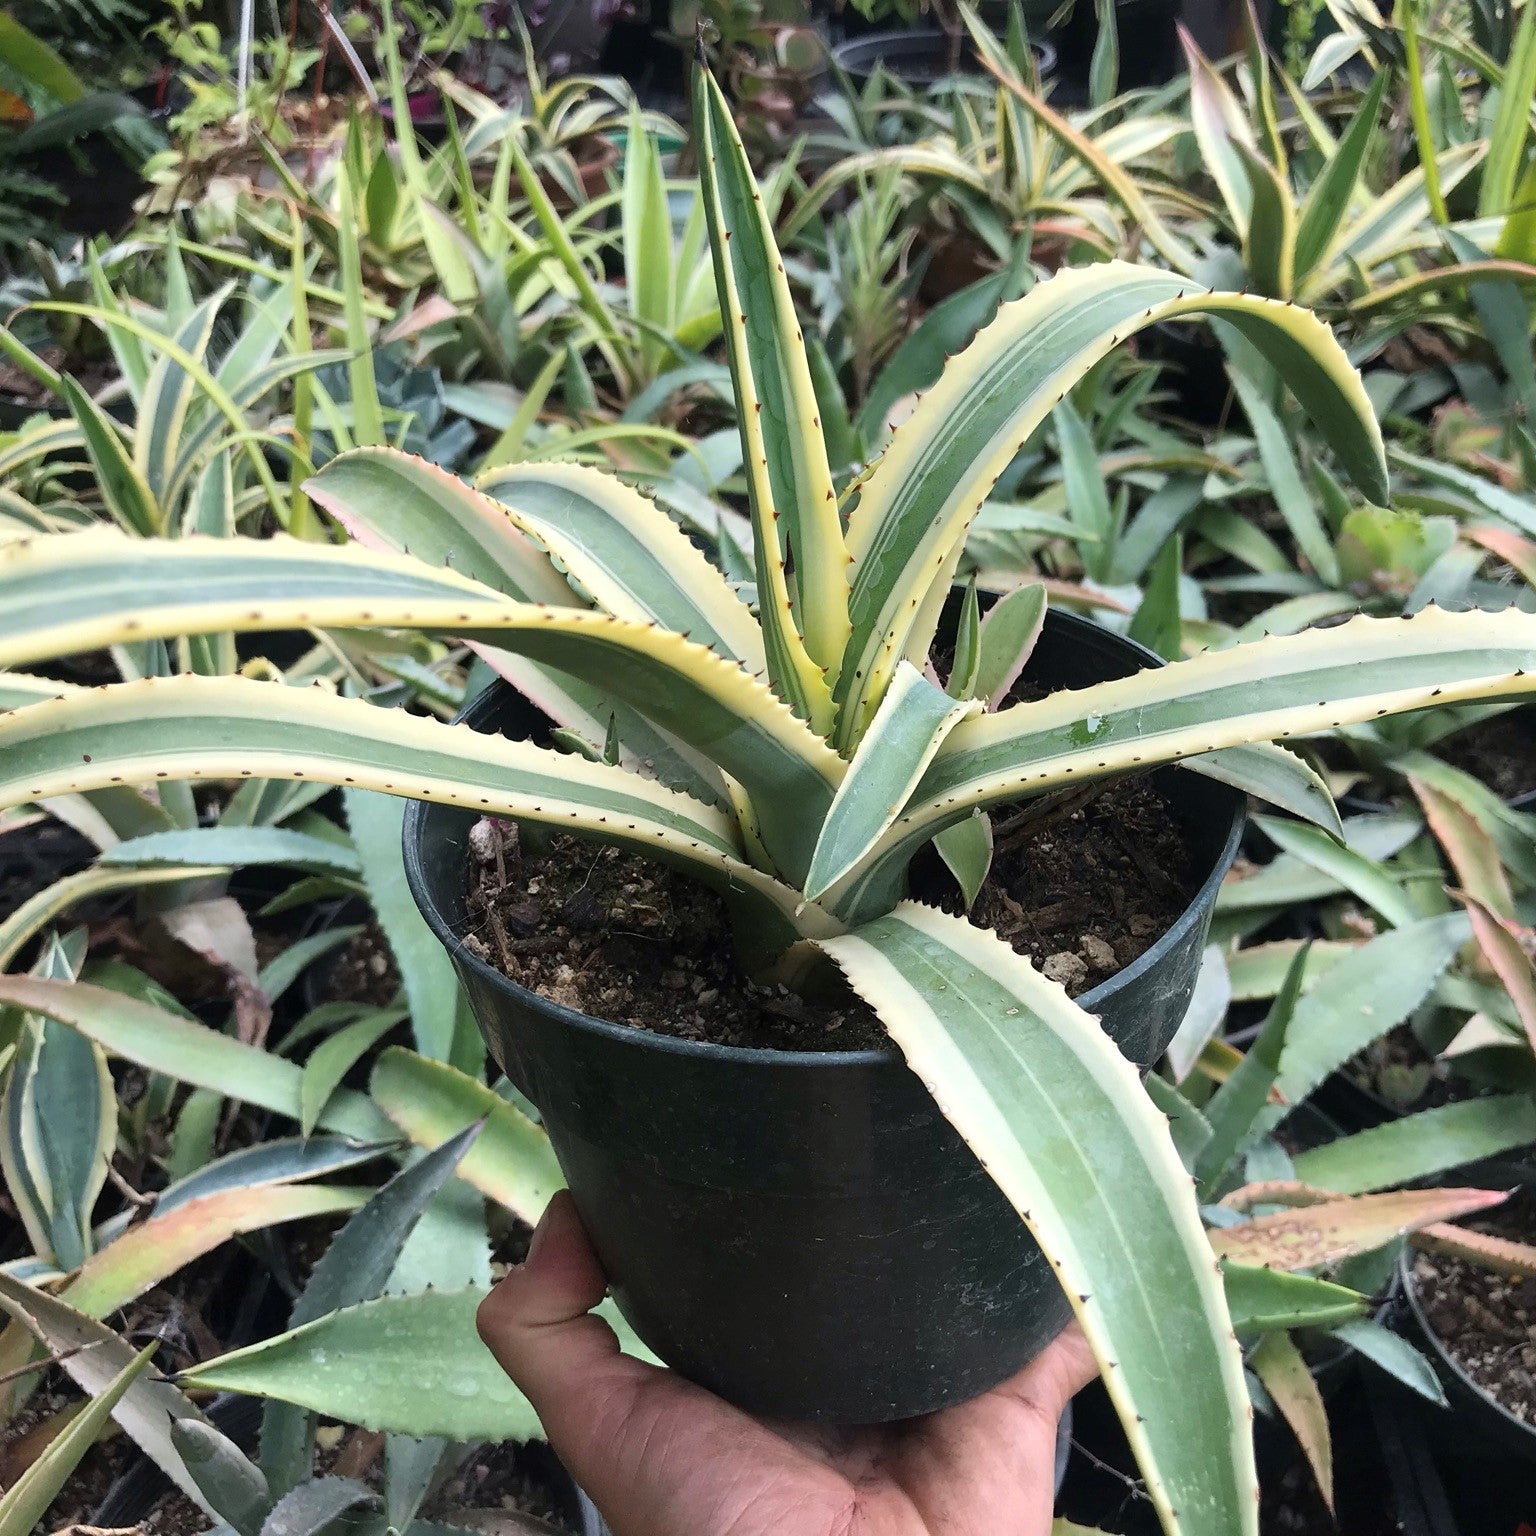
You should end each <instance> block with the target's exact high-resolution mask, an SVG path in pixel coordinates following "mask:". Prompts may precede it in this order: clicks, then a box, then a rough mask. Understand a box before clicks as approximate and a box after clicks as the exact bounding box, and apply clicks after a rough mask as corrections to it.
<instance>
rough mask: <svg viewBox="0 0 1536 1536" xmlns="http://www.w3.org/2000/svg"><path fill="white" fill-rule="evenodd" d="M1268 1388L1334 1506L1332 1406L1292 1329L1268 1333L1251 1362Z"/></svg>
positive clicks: (1325, 1500) (1266, 1388)
mask: <svg viewBox="0 0 1536 1536" xmlns="http://www.w3.org/2000/svg"><path fill="white" fill-rule="evenodd" d="M1249 1363H1250V1364H1251V1365H1252V1367H1253V1371H1254V1374H1255V1375H1256V1376H1257V1377H1258V1378H1259V1380H1260V1381H1262V1382H1263V1383H1264V1390H1265V1391H1266V1392H1268V1393H1269V1395H1270V1397H1272V1398H1273V1399H1274V1402H1275V1406H1276V1407H1277V1408H1278V1409H1279V1410H1280V1412H1281V1414H1282V1415H1283V1416H1284V1418H1285V1422H1286V1423H1287V1424H1289V1425H1290V1426H1291V1433H1292V1434H1294V1435H1295V1436H1296V1439H1297V1442H1298V1443H1299V1444H1300V1446H1301V1448H1302V1450H1303V1451H1304V1452H1305V1453H1306V1458H1307V1465H1308V1466H1310V1467H1311V1468H1312V1475H1313V1476H1314V1477H1315V1478H1316V1479H1317V1487H1318V1491H1319V1492H1320V1493H1321V1494H1322V1496H1323V1502H1324V1503H1325V1504H1327V1506H1328V1508H1329V1509H1330V1510H1332V1508H1333V1437H1332V1436H1331V1435H1330V1434H1329V1432H1328V1409H1327V1407H1326V1406H1325V1405H1324V1403H1323V1397H1322V1393H1321V1392H1319V1391H1318V1389H1317V1383H1316V1381H1314V1380H1313V1379H1312V1372H1311V1371H1310V1370H1309V1369H1308V1368H1307V1362H1306V1361H1305V1360H1304V1359H1302V1356H1301V1351H1300V1350H1299V1349H1297V1348H1296V1346H1295V1344H1293V1343H1292V1342H1291V1336H1290V1334H1288V1333H1270V1334H1266V1335H1265V1337H1264V1339H1263V1340H1262V1342H1261V1343H1260V1344H1259V1347H1258V1348H1257V1349H1256V1350H1254V1352H1253V1356H1252V1359H1251V1360H1250V1362H1249Z"/></svg>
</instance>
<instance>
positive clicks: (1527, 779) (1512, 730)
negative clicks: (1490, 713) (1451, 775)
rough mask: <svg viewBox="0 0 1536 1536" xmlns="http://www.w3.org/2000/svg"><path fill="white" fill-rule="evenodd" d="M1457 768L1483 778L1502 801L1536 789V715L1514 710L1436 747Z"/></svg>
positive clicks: (1447, 738)
mask: <svg viewBox="0 0 1536 1536" xmlns="http://www.w3.org/2000/svg"><path fill="white" fill-rule="evenodd" d="M1435 750H1436V751H1437V752H1438V753H1439V755H1440V756H1441V757H1443V758H1444V759H1445V760H1446V762H1448V763H1450V764H1451V765H1452V766H1453V767H1456V768H1460V769H1462V770H1464V771H1465V772H1467V773H1470V774H1471V775H1472V777H1473V778H1474V779H1480V780H1481V781H1482V782H1483V783H1484V784H1486V785H1487V786H1488V788H1489V789H1491V790H1492V791H1493V792H1494V794H1496V795H1497V796H1498V797H1499V798H1500V799H1501V800H1513V799H1514V798H1515V796H1517V795H1524V794H1528V793H1529V792H1530V791H1531V790H1533V789H1536V715H1533V713H1532V711H1530V710H1528V709H1512V710H1509V711H1508V712H1507V713H1505V714H1502V715H1495V716H1494V717H1493V718H1492V719H1491V720H1479V721H1478V722H1477V724H1476V725H1469V726H1468V727H1467V728H1466V730H1464V731H1457V732H1456V734H1455V735H1454V736H1447V737H1446V738H1445V739H1444V740H1443V741H1440V742H1438V743H1437V744H1436V747H1435Z"/></svg>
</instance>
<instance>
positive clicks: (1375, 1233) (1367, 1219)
mask: <svg viewBox="0 0 1536 1536" xmlns="http://www.w3.org/2000/svg"><path fill="white" fill-rule="evenodd" d="M1507 1198H1508V1196H1507V1194H1506V1193H1505V1191H1503V1190H1498V1189H1404V1190H1394V1191H1392V1192H1391V1193H1389V1194H1384V1195H1357V1196H1354V1197H1353V1198H1351V1199H1347V1200H1332V1201H1329V1202H1327V1203H1326V1204H1321V1205H1309V1206H1305V1207H1302V1208H1301V1209H1298V1210H1289V1211H1276V1212H1274V1213H1273V1214H1271V1215H1268V1216H1258V1217H1255V1218H1254V1219H1253V1220H1252V1221H1249V1222H1244V1223H1243V1225H1241V1226H1237V1227H1222V1228H1220V1229H1218V1230H1216V1231H1213V1232H1211V1233H1210V1234H1209V1235H1210V1240H1211V1246H1212V1247H1213V1248H1214V1249H1215V1250H1216V1253H1217V1255H1218V1257H1220V1258H1224V1259H1232V1260H1235V1261H1236V1262H1238V1263H1241V1264H1251V1265H1257V1266H1261V1267H1264V1268H1267V1269H1285V1270H1298V1269H1315V1268H1317V1267H1318V1266H1319V1265H1321V1264H1332V1263H1335V1262H1337V1261H1338V1260H1339V1259H1347V1258H1349V1257H1350V1256H1351V1255H1353V1254H1357V1253H1369V1252H1370V1251H1371V1250H1372V1249H1375V1248H1380V1247H1382V1246H1383V1245H1384V1244H1386V1243H1389V1242H1391V1241H1392V1240H1393V1239H1394V1238H1397V1237H1402V1236H1404V1235H1405V1234H1406V1233H1409V1232H1412V1231H1414V1230H1416V1229H1417V1228H1419V1227H1423V1226H1428V1225H1429V1224H1430V1223H1431V1222H1437V1221H1450V1220H1453V1219H1454V1218H1455V1217H1457V1216H1466V1215H1469V1214H1470V1213H1471V1212H1473V1211H1485V1210H1487V1209H1488V1208H1489V1207H1490V1206H1494V1205H1500V1204H1502V1203H1503V1202H1504V1201H1505V1200H1506V1199H1507Z"/></svg>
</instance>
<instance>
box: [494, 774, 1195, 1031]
mask: <svg viewBox="0 0 1536 1536" xmlns="http://www.w3.org/2000/svg"><path fill="white" fill-rule="evenodd" d="M1036 811H1038V807H1032V808H1031V813H1030V814H1031V817H1032V819H1031V820H1030V822H1029V823H1027V824H1025V823H1024V822H1023V821H1022V820H1021V819H1020V818H1021V813H1020V811H1018V810H1016V809H1014V808H1009V807H1004V808H1003V809H1001V810H1000V811H998V812H997V813H996V814H995V816H994V827H995V834H996V841H997V851H996V855H995V858H994V861H993V866H992V873H991V876H990V877H989V879H988V881H987V883H986V885H985V886H984V887H983V889H982V892H981V894H980V896H979V897H978V899H977V902H976V905H975V907H974V908H973V909H972V911H971V914H970V917H971V921H972V922H974V923H977V924H978V925H979V926H981V927H984V928H990V929H992V930H993V931H995V932H996V933H997V934H998V935H999V936H1000V937H1001V938H1003V939H1005V940H1007V942H1008V943H1009V944H1011V945H1012V946H1013V948H1014V949H1015V950H1017V951H1018V952H1019V953H1020V954H1023V955H1027V956H1028V957H1029V958H1030V959H1031V960H1033V961H1034V962H1035V963H1036V964H1037V965H1038V966H1039V967H1040V968H1041V970H1043V971H1044V972H1045V974H1046V975H1047V976H1050V977H1052V978H1053V979H1054V980H1056V981H1059V982H1061V983H1062V984H1063V985H1064V986H1065V987H1066V989H1067V991H1068V992H1069V993H1071V994H1072V995H1073V996H1076V995H1078V994H1080V993H1082V992H1086V991H1088V990H1089V989H1090V988H1091V987H1094V986H1096V985H1097V984H1098V983H1099V982H1101V981H1104V980H1107V979H1108V978H1109V977H1110V976H1112V975H1114V974H1115V972H1117V971H1119V970H1121V969H1123V968H1124V967H1125V966H1127V965H1129V964H1130V963H1131V962H1132V961H1134V960H1136V959H1137V958H1138V957H1139V956H1140V955H1142V954H1143V953H1144V952H1145V951H1146V950H1147V949H1149V948H1150V947H1151V946H1152V944H1153V943H1155V942H1156V940H1157V939H1158V938H1159V937H1160V936H1161V935H1162V934H1163V933H1165V932H1166V931H1167V930H1168V929H1169V928H1170V927H1172V925H1173V923H1174V922H1175V921H1176V920H1177V918H1178V917H1179V915H1180V913H1182V912H1183V911H1184V909H1185V907H1187V906H1188V905H1189V902H1190V900H1191V898H1192V897H1193V896H1194V894H1195V892H1196V890H1197V889H1198V888H1199V871H1198V870H1196V868H1195V867H1194V866H1195V860H1194V857H1193V855H1192V854H1191V852H1190V850H1189V847H1188V844H1187V842H1186V840H1185V838H1184V835H1183V833H1182V831H1181V830H1180V827H1179V824H1178V822H1177V820H1176V819H1175V817H1174V816H1173V814H1172V813H1171V811H1170V810H1169V808H1168V805H1167V803H1166V801H1165V800H1164V799H1163V797H1162V795H1161V794H1160V793H1159V792H1158V790H1157V789H1156V787H1155V786H1154V785H1153V784H1152V783H1151V782H1150V781H1147V780H1138V781H1131V782H1124V783H1120V784H1113V785H1110V786H1108V787H1107V788H1105V789H1104V790H1102V791H1101V792H1100V793H1099V794H1097V795H1096V796H1095V797H1094V798H1093V799H1092V800H1091V801H1089V802H1088V803H1087V804H1086V805H1083V806H1078V807H1076V808H1075V809H1071V810H1066V811H1064V812H1063V813H1062V814H1060V815H1059V816H1058V817H1057V818H1056V819H1051V818H1050V817H1049V816H1048V815H1047V816H1037V815H1035V814H1034V813H1035V812H1036ZM469 881H470V889H469V912H470V922H469V931H468V933H467V935H466V938H465V942H466V944H467V945H468V947H469V948H470V949H471V950H472V951H473V952H474V953H475V954H477V955H479V956H480V958H481V959H483V960H485V961H487V962H488V963H489V964H491V965H494V966H496V967H497V968H498V969H500V970H501V971H502V972H503V974H505V975H506V976H508V977H509V978H510V979H511V980H513V981H515V982H517V983H518V984H519V985H521V986H525V987H527V988H529V989H530V990H532V991H537V992H539V993H542V994H543V995H544V996H545V997H548V998H550V999H552V1000H553V1001H555V1002H558V1003H562V1004H564V1005H565V1006H567V1007H570V1008H575V1009H579V1010H580V1011H581V1012H583V1013H587V1014H590V1015H592V1016H594V1017H596V1018H601V1019H608V1020H611V1021H613V1022H615V1023H620V1024H630V1025H634V1026H637V1027H639V1028H642V1029H650V1030H654V1031H656V1032H657V1033H660V1034H667V1035H675V1036H680V1037H682V1038H685V1039H694V1040H709V1041H713V1042H715V1043H717V1044H725V1045H736V1046H748V1047H767V1048H771V1049H780V1050H832V1051H846V1050H863V1049H868V1048H871V1047H880V1046H883V1045H884V1044H885V1040H886V1036H885V1032H884V1030H883V1029H882V1028H881V1027H880V1024H879V1022H878V1021H877V1020H876V1019H875V1017H874V1015H873V1014H872V1013H870V1012H869V1010H868V1009H867V1008H865V1007H864V1005H863V1004H862V1003H860V1002H859V1001H858V999H856V998H855V997H854V996H853V995H852V993H843V994H841V995H840V996H839V995H834V996H833V997H831V998H827V999H818V1000H817V1001H815V1002H810V1001H807V1000H805V999H802V998H800V997H798V996H796V995H794V994H792V993H790V992H788V991H785V990H784V989H782V988H780V989H769V988H765V987H760V986H756V985H754V984H753V983H751V982H749V981H748V980H747V979H746V978H745V977H744V976H743V975H742V974H741V973H740V971H739V970H738V969H737V967H736V963H735V958H734V954H733V949H732V944H731V935H730V925H729V921H728V918H727V913H726V908H725V903H724V901H723V900H722V899H721V897H720V896H719V895H718V894H716V892H714V891H712V890H710V889H709V888H707V887H705V886H702V885H699V884H698V883H697V882H695V881H693V880H690V879H689V878H687V877H686V876H685V875H683V874H681V873H679V872H677V871H675V870H672V869H670V868H668V867H667V866H665V865H660V864H656V863H652V862H651V861H649V860H647V859H644V858H643V857H641V856H640V855H638V854H634V853H629V852H627V851H625V850H621V849H618V848H613V847H603V846H601V845H599V844H596V843H592V842H586V841H582V840H581V839H578V838H575V837H571V836H568V835H566V834H563V833H560V834H554V835H550V834H546V833H539V832H536V831H534V830H532V829H524V830H523V832H522V834H521V835H520V834H519V830H518V828H517V827H515V826H514V825H513V824H512V823H510V822H505V821H491V820H486V821H482V822H480V823H479V824H478V826H477V829H476V832H475V834H474V835H473V836H472V838H471V866H470V872H469ZM913 886H914V891H915V893H916V894H917V895H918V896H920V897H921V898H922V899H924V900H927V901H930V902H934V903H935V904H939V905H944V906H948V907H950V909H951V910H955V911H958V910H959V909H960V903H959V900H958V897H957V896H955V895H954V894H953V886H952V882H949V881H948V879H947V876H945V875H944V874H943V872H942V870H941V867H940V866H939V865H938V861H937V859H936V858H935V859H934V860H933V861H932V862H931V864H927V865H917V866H914V869H913Z"/></svg>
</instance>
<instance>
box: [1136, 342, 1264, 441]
mask: <svg viewBox="0 0 1536 1536" xmlns="http://www.w3.org/2000/svg"><path fill="white" fill-rule="evenodd" d="M1136 347H1137V351H1138V352H1139V353H1140V355H1141V356H1142V357H1144V358H1147V359H1148V360H1149V361H1152V362H1158V363H1162V364H1164V365H1165V367H1166V370H1167V371H1166V373H1165V375H1164V380H1165V382H1166V383H1167V384H1168V386H1169V387H1170V388H1171V389H1172V391H1173V395H1174V398H1175V400H1177V402H1178V413H1179V415H1180V417H1182V418H1183V419H1184V420H1185V421H1189V422H1193V423H1194V424H1195V425H1196V426H1201V427H1214V426H1217V425H1219V424H1220V423H1221V422H1222V421H1223V420H1226V421H1231V420H1232V419H1233V417H1234V415H1235V416H1236V419H1237V420H1238V421H1239V422H1240V421H1241V420H1242V419H1243V417H1242V415H1241V410H1240V407H1239V406H1238V404H1237V400H1236V397H1235V396H1234V395H1233V393H1232V381H1231V379H1229V378H1228V377H1227V355H1226V353H1225V352H1223V351H1222V349H1221V343H1220V342H1219V341H1217V339H1216V336H1215V334H1214V333H1213V332H1212V330H1211V328H1210V327H1209V326H1208V325H1204V324H1202V323H1201V322H1199V321H1195V320H1159V321H1157V322H1156V324H1154V325H1149V326H1148V327H1147V329H1146V330H1144V331H1142V332H1141V334H1140V336H1139V337H1138V339H1137V343H1136Z"/></svg>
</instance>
